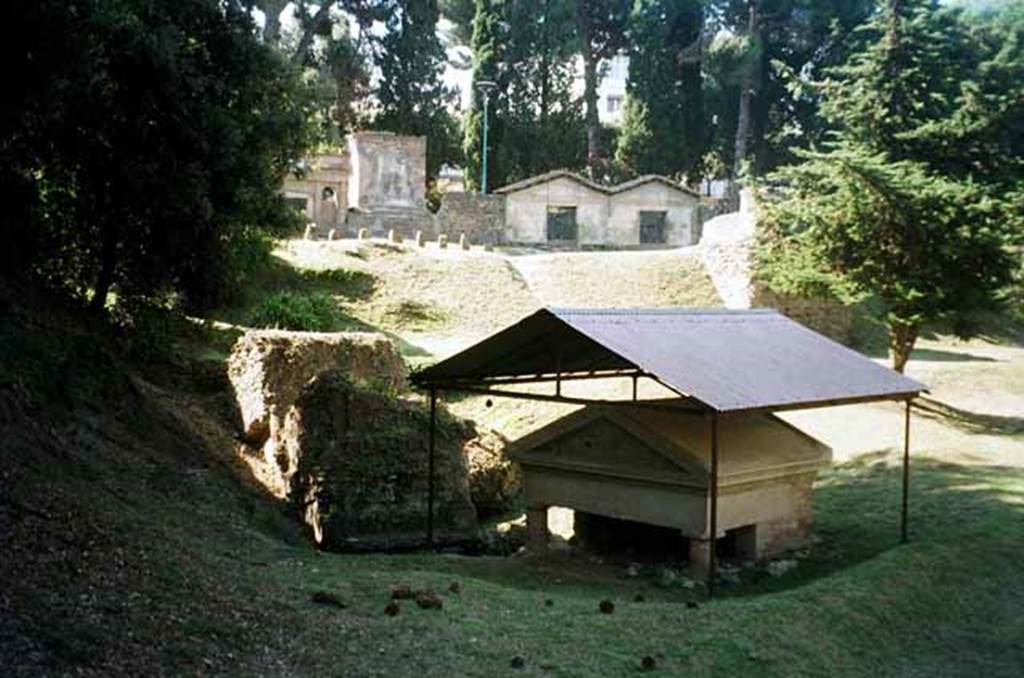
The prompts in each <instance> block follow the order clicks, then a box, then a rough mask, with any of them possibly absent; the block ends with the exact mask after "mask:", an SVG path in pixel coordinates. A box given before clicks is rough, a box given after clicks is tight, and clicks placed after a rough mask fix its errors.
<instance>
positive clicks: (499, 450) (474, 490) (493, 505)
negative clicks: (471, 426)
mask: <svg viewBox="0 0 1024 678" xmlns="http://www.w3.org/2000/svg"><path fill="white" fill-rule="evenodd" d="M463 451H464V452H465V455H466V459H467V461H468V464H469V491H470V494H471V496H472V497H473V504H475V505H476V508H477V510H478V511H480V512H481V513H482V514H488V513H500V512H502V511H504V510H507V509H508V508H509V506H510V504H511V503H512V501H513V500H514V499H515V498H516V497H517V496H518V495H519V492H520V490H521V488H522V471H521V470H520V468H519V466H518V465H517V464H513V463H512V462H511V461H510V460H509V458H508V457H507V456H505V440H504V439H503V438H502V437H501V436H499V435H498V434H497V433H494V432H491V431H485V432H483V433H480V434H479V435H477V436H475V437H474V438H472V439H470V440H469V441H468V442H467V443H466V444H465V445H464V446H463Z"/></svg>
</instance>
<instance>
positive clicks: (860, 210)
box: [760, 0, 1024, 370]
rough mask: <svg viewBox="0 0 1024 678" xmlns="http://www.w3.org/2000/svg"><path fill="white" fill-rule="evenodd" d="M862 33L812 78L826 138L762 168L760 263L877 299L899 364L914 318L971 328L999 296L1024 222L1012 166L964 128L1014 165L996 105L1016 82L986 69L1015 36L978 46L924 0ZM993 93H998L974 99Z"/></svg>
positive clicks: (785, 278) (1009, 133)
mask: <svg viewBox="0 0 1024 678" xmlns="http://www.w3.org/2000/svg"><path fill="white" fill-rule="evenodd" d="M862 33H863V34H864V36H865V38H866V44H865V47H864V49H863V50H862V51H861V52H859V53H857V54H855V55H853V56H852V57H851V59H850V60H849V61H848V62H847V63H846V64H843V65H842V66H839V67H837V68H835V69H833V70H832V71H831V73H830V78H829V79H828V80H826V81H825V82H823V83H820V84H819V85H818V87H819V90H820V92H821V96H822V97H823V101H822V111H823V114H824V116H825V119H826V120H827V121H828V122H829V123H830V124H831V125H832V127H833V135H834V136H833V140H832V141H830V142H829V143H827V144H825V145H824V147H823V150H822V151H818V152H802V153H798V156H799V157H800V159H801V160H802V162H800V163H798V164H795V165H793V166H790V167H787V168H784V169H782V170H780V171H778V172H777V173H775V174H774V175H772V176H771V177H770V179H769V181H770V185H771V186H772V188H771V189H770V190H767V191H766V192H765V197H766V201H765V206H764V212H765V223H766V225H767V229H766V232H765V237H764V243H763V245H762V248H761V252H760V258H761V263H762V267H763V268H762V271H761V275H762V276H763V277H764V279H765V280H766V281H767V282H768V283H769V284H770V285H771V286H773V287H777V288H781V289H783V290H784V291H808V290H807V289H804V290H800V289H799V288H801V287H805V288H806V287H810V288H817V291H821V290H822V289H826V288H831V290H832V291H837V290H839V291H845V292H852V293H854V294H858V295H860V296H862V297H864V296H870V297H872V298H874V299H875V300H876V301H878V302H880V308H881V314H882V318H883V319H884V320H885V321H886V323H887V324H888V326H889V329H890V344H891V348H892V352H893V361H894V366H895V367H896V369H898V370H902V369H903V366H904V364H905V363H906V360H907V358H908V357H909V355H910V351H911V350H912V348H913V345H914V342H915V340H916V338H917V334H918V332H919V330H920V327H921V326H922V324H924V323H927V322H933V321H947V322H949V323H950V324H951V326H952V328H953V329H954V331H956V332H957V333H958V334H960V335H961V336H969V335H970V334H971V333H973V332H974V331H976V325H975V323H974V321H975V320H976V318H977V315H978V312H980V311H983V310H986V309H992V308H996V307H998V306H999V304H1000V303H1001V302H1002V301H1003V299H1002V291H1003V290H1004V289H1005V287H1006V285H1007V284H1008V283H1009V281H1010V277H1011V274H1012V271H1013V270H1014V267H1015V255H1014V253H1013V252H1014V250H1013V247H1014V246H1015V245H1019V244H1020V243H1021V242H1022V238H1021V234H1022V233H1024V215H1021V213H1020V209H1019V206H1020V204H1022V202H1021V198H1022V195H1024V194H1022V193H1021V190H1020V189H1021V183H1020V182H1021V174H1020V172H1019V171H1015V172H1011V173H1010V174H1009V175H1007V174H1005V173H1004V172H1003V171H1002V169H1001V168H997V167H993V168H992V170H991V171H989V170H987V169H986V163H985V162H982V161H980V159H979V158H977V156H976V155H975V154H974V151H975V150H976V147H974V146H973V143H972V142H969V141H968V139H971V138H977V137H975V136H974V135H975V133H976V132H977V131H978V130H984V134H982V135H980V137H981V138H983V139H986V140H990V141H991V142H992V144H993V145H992V146H991V147H990V148H991V152H993V153H1000V154H1003V158H1004V161H1005V162H1006V163H1009V164H1010V165H1011V166H1016V167H1019V166H1020V165H1019V163H1020V162H1021V157H1020V152H1019V141H1016V140H1015V139H1014V136H1015V132H1014V128H1015V127H1016V126H1017V125H1018V124H1019V123H1018V122H1017V120H1016V119H1014V118H1010V117H1007V116H1005V115H1004V111H1005V105H1019V99H1018V97H1019V96H1020V89H1019V85H1017V86H1016V88H1017V89H1016V94H1015V93H1014V86H1009V88H1008V89H1007V88H1006V87H1005V86H1006V85H1008V83H1005V82H1004V81H1002V80H1001V78H1000V77H996V78H992V75H993V73H995V72H998V71H999V70H1000V67H997V66H994V64H995V63H1000V62H1001V59H1000V55H1001V54H1003V53H1004V51H1005V50H1006V49H1008V46H1007V45H1008V44H1010V45H1012V41H1010V43H1007V42H1005V41H1004V42H1000V41H994V42H993V43H991V44H992V48H991V49H990V50H988V51H986V50H985V49H984V46H985V43H984V42H981V43H979V42H978V41H977V40H976V39H973V38H972V37H971V27H970V26H968V25H966V24H964V23H963V22H962V19H961V18H960V17H959V15H958V14H956V13H954V12H948V11H945V10H939V9H937V8H936V7H935V6H934V5H933V4H932V3H930V2H921V1H912V0H906V1H903V2H898V1H896V0H890V2H889V3H888V4H887V5H886V6H885V7H884V8H882V9H881V10H880V11H879V12H878V13H877V14H876V15H875V16H874V17H873V18H872V20H871V21H869V22H868V24H867V25H866V26H865V28H864V29H863V31H862ZM997 45H998V46H997ZM979 47H980V48H981V49H979ZM996 83H1001V84H1000V85H998V86H997V85H996ZM992 98H995V99H998V100H999V101H1000V102H1001V103H1002V105H993V106H987V107H986V106H979V105H978V101H979V100H989V101H991V99H992ZM1013 102H1016V104H1014V103H1013ZM967 119H971V124H964V123H963V121H965V120H967ZM940 130H945V132H946V133H945V134H942V133H940ZM811 291H813V290H811Z"/></svg>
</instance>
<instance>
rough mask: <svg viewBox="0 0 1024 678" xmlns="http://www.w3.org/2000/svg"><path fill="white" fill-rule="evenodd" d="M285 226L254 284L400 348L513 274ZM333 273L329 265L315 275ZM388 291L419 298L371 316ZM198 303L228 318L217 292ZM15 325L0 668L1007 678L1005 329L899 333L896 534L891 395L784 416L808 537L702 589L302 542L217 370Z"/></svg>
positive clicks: (426, 342)
mask: <svg viewBox="0 0 1024 678" xmlns="http://www.w3.org/2000/svg"><path fill="white" fill-rule="evenodd" d="M308 245H309V247H310V251H308V252H305V253H304V254H302V255H301V260H302V266H301V267H300V268H298V269H297V268H294V267H293V266H291V265H288V264H287V258H288V257H291V256H295V257H298V256H299V255H298V254H289V253H288V252H283V253H279V254H280V256H281V257H282V259H281V260H280V261H282V262H285V263H282V264H281V266H280V267H278V268H277V269H275V271H273V272H271V273H270V274H268V276H267V280H266V281H265V287H264V288H262V289H255V290H253V292H254V295H257V296H258V295H259V294H260V293H262V292H263V291H266V290H268V289H271V288H273V286H274V285H276V284H278V283H281V284H288V285H294V286H296V287H297V288H302V289H318V290H328V291H331V293H332V295H333V297H334V298H335V300H336V301H337V302H338V303H339V305H340V307H341V308H342V309H343V310H344V312H345V313H346V314H347V317H348V318H350V319H351V321H352V323H353V325H355V326H361V327H374V328H378V329H382V330H384V331H387V332H389V333H391V334H392V335H393V336H396V337H398V338H400V339H402V340H403V341H406V343H407V348H408V347H419V348H421V349H423V353H426V354H430V355H440V354H441V353H443V351H446V350H451V348H452V346H455V345H456V344H459V343H461V342H464V341H468V339H467V338H466V337H465V336H463V334H462V333H461V329H464V328H465V327H468V326H469V325H471V324H472V323H474V322H475V320H474V318H475V317H476V316H478V315H481V314H483V315H486V316H487V317H488V318H489V319H490V321H491V322H493V323H496V324H499V323H503V322H505V321H506V318H510V319H514V317H518V316H520V315H522V312H523V311H524V310H529V309H530V308H533V307H535V304H536V303H537V302H536V300H534V299H533V297H532V296H531V294H530V288H529V287H528V286H527V282H528V281H530V280H535V279H536V278H531V276H535V275H539V273H537V271H536V270H535V271H534V272H532V273H531V272H529V271H527V272H525V273H522V274H521V273H520V271H524V270H525V269H524V268H523V267H522V266H520V265H519V264H520V260H518V259H517V260H516V266H515V267H513V265H512V264H510V263H509V259H511V257H509V258H506V257H503V256H500V255H498V254H492V253H484V252H471V253H468V254H466V253H462V252H458V253H443V252H436V253H430V252H427V253H423V252H413V253H408V252H393V251H390V250H388V249H387V248H384V249H381V250H380V251H377V250H378V249H380V248H373V249H372V250H369V251H366V252H362V251H361V249H356V250H353V251H354V252H356V253H355V254H349V253H346V250H345V247H347V245H344V244H340V243H309V244H308ZM289 247H295V248H304V247H307V244H303V243H298V244H293V245H289ZM296 251H298V250H296ZM601 256H607V255H604V254H601V253H595V254H593V257H601ZM456 257H466V259H465V260H464V261H463V260H462V259H459V261H461V262H462V263H467V262H468V263H469V264H471V265H469V266H467V267H462V266H454V264H452V261H454V260H455V258H456ZM521 260H522V261H526V260H527V257H522V258H521ZM339 261H340V262H344V266H341V264H339V263H338V262H339ZM595 261H602V260H596V259H595ZM534 264H536V266H538V267H544V266H550V265H551V264H550V262H545V261H543V260H537V261H536V262H534V263H529V262H528V263H527V265H526V267H527V268H528V267H529V266H531V265H534ZM558 265H559V266H560V265H561V264H558ZM579 265H580V264H579V262H572V263H570V264H567V266H568V267H569V270H570V272H571V273H572V275H569V276H568V278H566V279H571V278H573V277H574V276H575V275H576V273H577V272H578V269H577V268H576V267H577V266H579ZM658 265H661V264H658ZM339 267H340V268H341V269H343V270H351V271H355V273H346V274H331V273H329V274H324V273H322V271H332V270H338V269H339ZM592 270H595V271H599V270H600V266H596V267H595V268H594V269H592ZM458 271H462V272H463V273H465V275H464V276H463V277H459V276H460V275H461V274H460V273H459V272H458ZM545 275H546V273H545ZM436 276H440V277H436ZM275 281H276V282H275ZM428 281H434V282H432V283H430V286H431V289H433V287H432V286H435V285H436V286H440V291H438V292H436V293H435V292H430V293H429V294H428V293H427V292H425V291H424V290H425V289H426V287H425V286H427V284H428ZM531 284H533V283H531ZM306 286H308V287H306ZM567 289H568V288H567ZM502 290H505V291H504V292H502ZM509 290H512V291H511V292H510V291H509ZM435 294H436V296H431V295H435ZM666 298H668V297H666ZM410 299H411V301H412V302H415V303H416V304H421V305H422V306H426V307H428V308H429V309H432V311H431V314H427V315H426V319H424V317H423V316H422V315H421V316H418V317H417V318H412V317H411V316H408V315H406V316H403V314H402V312H399V313H397V314H395V313H392V312H391V311H389V310H388V309H392V308H394V307H395V305H396V304H397V305H398V306H401V304H402V300H407V301H408V300H410ZM559 303H563V302H559ZM564 303H577V302H576V301H571V300H570V301H568V302H564ZM422 306H421V307H417V308H420V309H422ZM14 307H15V306H13V305H12V308H14ZM406 310H408V307H406ZM434 311H438V312H437V313H436V314H433V312H434ZM492 313H493V314H494V315H490V314H492ZM501 314H505V315H501ZM413 315H416V314H413ZM513 316H514V317H513ZM218 319H220V320H224V321H227V322H232V323H239V324H244V319H245V309H244V308H236V309H225V310H223V312H222V314H221V315H220V317H219V318H218ZM29 320H30V321H29V322H25V323H22V324H19V322H20V321H17V319H16V314H13V313H9V314H7V315H5V316H3V317H0V339H2V340H3V347H4V352H0V359H2V360H0V365H2V366H6V367H8V368H9V369H16V370H17V371H18V373H19V374H25V373H29V372H31V373H32V374H36V375H37V376H38V378H36V379H34V380H33V381H32V382H31V383H32V384H38V385H41V386H40V387H41V388H42V387H46V388H50V389H52V392H50V391H48V392H47V393H49V395H47V397H46V398H37V399H36V400H35V401H32V399H30V398H29V399H26V398H23V397H22V396H21V395H19V392H18V391H17V390H16V389H0V436H2V439H3V441H4V447H3V454H2V455H0V583H2V586H0V675H3V676H7V675H25V676H36V675H67V674H77V675H89V676H106V675H164V674H171V675H182V674H187V675H197V674H201V675H223V674H227V675H245V676H249V675H274V676H306V675H333V676H346V677H348V676H410V675H415V676H463V675H465V676H489V677H490V676H503V675H516V676H518V675H522V676H531V675H555V676H623V675H633V674H634V673H638V672H640V671H641V660H642V659H643V658H644V657H647V656H649V657H651V658H653V660H654V663H655V668H654V675H718V676H732V675H742V676H747V675H750V676H758V675H771V676H805V675H806V676H836V675H842V676H877V675H892V676H907V675H910V676H986V678H988V677H991V676H1020V675H1024V561H1022V557H1021V552H1022V549H1024V348H1022V347H1021V346H1019V345H1013V344H1005V343H997V342H994V341H985V340H976V341H973V342H968V343H962V342H956V341H953V340H951V339H949V338H948V337H943V336H934V337H930V338H928V339H926V340H925V341H923V342H922V345H921V347H920V350H919V351H918V352H916V353H915V355H914V358H913V359H912V361H911V362H910V364H909V367H908V371H909V373H910V375H911V376H913V377H915V378H918V379H921V380H922V381H924V382H926V383H928V384H929V385H930V386H932V387H933V393H932V394H931V396H930V397H931V400H930V401H928V402H926V403H924V404H923V407H922V408H920V409H918V410H916V412H917V415H916V416H915V417H914V424H913V440H912V442H913V459H914V461H913V476H912V486H911V487H912V491H911V541H910V543H908V544H905V545H900V544H899V543H898V517H899V499H900V491H899V488H900V471H899V456H898V454H897V453H896V451H895V449H896V448H897V447H898V445H899V442H900V433H901V428H900V427H901V422H902V420H901V411H900V409H899V408H898V407H896V406H893V405H884V404H883V405H857V406H848V407H842V408H826V409H822V410H814V411H805V412H794V413H788V414H786V418H787V419H789V420H790V421H793V422H794V423H796V424H797V425H798V426H800V427H802V428H804V429H805V430H807V431H808V432H810V433H811V434H812V435H815V436H817V437H819V438H821V439H822V440H824V441H825V442H826V443H828V444H829V445H831V446H832V447H833V449H834V450H835V455H836V463H835V464H834V465H833V467H832V468H830V469H829V470H827V471H826V472H824V473H822V475H821V477H820V479H819V481H818V483H817V485H816V490H815V524H814V531H815V534H816V535H817V536H818V538H819V542H818V543H817V544H816V545H815V546H814V547H813V548H812V549H810V551H809V552H808V553H807V554H805V556H802V557H801V558H800V559H799V564H798V566H797V568H796V569H795V570H792V571H790V572H788V573H787V574H785V575H784V576H781V577H778V578H775V577H770V576H766V575H764V574H763V573H760V572H759V571H750V572H746V573H745V574H744V576H743V581H742V582H741V583H738V584H729V585H724V586H723V587H722V588H721V589H720V595H719V597H717V598H716V599H714V600H712V601H706V600H704V598H703V595H702V594H701V592H700V591H699V590H693V589H688V588H686V587H685V586H683V585H682V584H681V583H674V584H671V585H668V586H661V585H659V579H660V578H659V576H658V574H657V572H656V568H655V567H653V566H652V567H646V566H645V567H644V568H641V571H640V573H639V575H638V576H634V577H630V576H628V573H627V568H626V566H625V565H626V561H619V560H611V559H597V558H594V557H590V556H583V555H578V554H577V555H559V556H554V557H551V558H549V559H545V560H534V559H529V558H523V557H510V558H497V557H469V556H462V555H454V554H443V553H440V554H435V553H411V554H394V555H385V554H381V555H369V556H355V555H340V554H331V553H319V552H316V551H315V550H313V549H312V548H311V546H310V545H309V542H308V540H307V539H306V538H305V536H304V535H302V534H300V532H299V529H298V528H297V526H296V522H295V521H294V520H293V519H292V517H291V513H290V512H289V509H288V507H286V506H284V505H282V504H280V503H277V502H275V501H273V500H272V499H271V498H269V497H268V496H267V495H266V493H265V492H263V491H261V489H260V488H259V487H258V486H257V485H256V484H255V483H254V482H253V481H252V478H251V477H248V476H247V475H246V473H247V471H246V468H245V467H244V466H242V465H241V464H240V462H239V461H238V459H237V458H236V456H235V452H234V445H235V440H234V438H233V437H232V436H233V433H234V431H233V429H232V428H231V427H230V425H228V424H226V423H225V421H226V420H230V416H231V415H232V413H233V412H234V409H233V408H234V407H236V406H235V404H234V402H233V400H232V398H231V395H230V393H229V392H227V391H226V390H225V389H224V388H223V386H217V384H216V382H215V381H209V382H208V381H202V382H200V381H198V380H193V379H191V378H190V377H188V376H180V375H179V376H176V377H175V378H174V379H164V380H160V379H152V380H146V379H143V378H142V377H140V376H139V375H138V374H136V373H134V372H132V371H131V370H129V369H127V368H125V366H123V365H120V364H119V363H117V361H116V360H114V359H112V358H109V356H107V354H106V353H103V352H102V351H101V350H99V349H98V348H96V343H97V340H96V339H95V338H93V337H92V336H91V335H90V334H89V333H88V332H87V331H82V332H79V333H78V334H72V333H70V332H68V331H67V329H66V328H67V325H68V323H62V321H61V320H60V318H59V317H55V318H53V319H51V318H48V317H45V316H44V315H42V314H40V315H39V316H38V317H33V318H30V319H29ZM460 328H461V329H460ZM481 331H483V330H481ZM487 331H489V330H487ZM484 333H486V331H485V332H484ZM424 347H426V348H424ZM104 356H107V357H104ZM12 366H13V368H12ZM11 383H15V384H17V383H20V382H19V381H12V382H11ZM26 383H28V382H26ZM594 387H596V388H604V389H610V388H611V387H610V386H607V385H600V384H598V385H596V386H594ZM573 388H576V386H573ZM509 402H510V403H512V404H510V405H508V406H506V405H504V404H502V403H501V402H497V403H496V404H495V406H494V407H492V408H485V407H483V405H482V402H481V401H480V400H479V399H464V400H461V401H458V402H456V403H454V404H453V409H454V410H456V411H457V412H459V413H462V414H465V415H470V416H473V417H474V418H478V419H481V420H485V421H486V423H487V424H488V425H491V426H494V427H495V428H497V429H498V430H501V431H503V432H506V433H509V434H513V435H514V434H515V433H517V432H521V431H523V430H525V429H527V428H530V427H531V426H534V425H536V424H538V423H541V422H542V421H544V420H545V418H546V417H550V416H555V415H557V412H555V411H553V410H549V409H530V407H526V406H524V404H522V403H517V402H516V401H509ZM670 565H671V564H670ZM453 581H456V582H458V583H459V585H460V591H459V592H458V593H452V592H449V585H450V583H451V582H453ZM397 585H408V586H411V587H414V588H417V589H420V588H431V589H433V590H435V591H436V592H438V593H439V594H440V596H441V597H442V599H443V609H441V610H424V609H419V608H418V607H417V606H416V605H414V604H413V603H412V602H411V601H405V602H403V603H401V612H400V613H399V614H398V615H397V616H393V617H391V616H387V615H385V613H384V608H385V606H386V605H387V604H388V602H389V598H390V591H391V588H392V587H393V586H397ZM317 592H325V593H328V594H331V595H332V596H334V597H335V598H336V599H337V600H339V601H341V603H342V606H335V605H324V604H319V603H316V602H313V601H312V600H311V597H312V596H313V595H314V594H315V593H317ZM638 595H640V596H642V597H643V601H642V602H637V601H636V598H637V596H638ZM602 600H610V601H612V602H613V603H614V604H615V611H614V613H613V614H602V613H601V612H600V611H599V609H598V605H599V603H600V602H601V601H602ZM547 601H551V602H550V604H547ZM694 602H696V603H697V606H696V607H693V606H692V605H688V604H687V603H694ZM516 658H519V660H521V666H518V665H519V664H520V661H518V660H517V661H515V663H516V665H517V666H518V667H514V666H513V662H514V660H516Z"/></svg>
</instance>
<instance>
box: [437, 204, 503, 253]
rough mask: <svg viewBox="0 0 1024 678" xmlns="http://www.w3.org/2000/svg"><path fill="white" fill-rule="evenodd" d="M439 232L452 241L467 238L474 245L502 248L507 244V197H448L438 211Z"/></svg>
mask: <svg viewBox="0 0 1024 678" xmlns="http://www.w3.org/2000/svg"><path fill="white" fill-rule="evenodd" d="M437 230H438V232H440V233H444V234H446V235H447V236H448V237H449V238H457V237H459V236H460V235H465V236H466V238H468V240H469V241H470V242H471V243H474V244H480V245H500V244H501V243H503V242H504V241H505V197H504V196H501V195H480V194H479V193H464V192H462V191H452V192H449V193H445V194H444V196H442V197H441V209H439V210H438V211H437Z"/></svg>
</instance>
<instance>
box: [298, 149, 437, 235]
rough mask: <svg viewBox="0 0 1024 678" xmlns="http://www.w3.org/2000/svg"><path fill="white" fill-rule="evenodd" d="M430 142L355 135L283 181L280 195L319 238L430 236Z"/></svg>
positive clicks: (431, 220) (311, 159)
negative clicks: (363, 232) (365, 232)
mask: <svg viewBox="0 0 1024 678" xmlns="http://www.w3.org/2000/svg"><path fill="white" fill-rule="evenodd" d="M426 166H427V140H426V137H414V136H402V135H398V134H393V133H391V132H355V133H353V134H350V135H349V136H348V138H347V139H346V143H345V147H344V149H343V150H341V151H339V152H337V153H325V154H321V155H317V156H313V157H311V158H308V159H304V160H302V161H301V162H299V163H298V165H297V166H296V168H295V170H294V171H292V172H290V173H289V174H288V175H287V176H286V177H285V178H284V182H283V186H282V190H281V192H282V195H283V196H284V198H285V200H287V201H289V202H290V203H291V204H293V205H294V206H295V207H296V208H297V209H299V210H300V211H301V212H302V213H303V214H304V215H305V218H306V220H307V222H309V223H313V224H315V225H316V226H317V227H318V229H319V230H320V231H321V235H322V236H325V235H327V233H328V232H329V231H330V230H332V229H336V230H338V231H339V232H340V233H342V234H346V235H349V236H353V235H355V234H356V233H357V232H358V230H359V229H360V228H367V229H369V230H370V231H371V232H372V233H373V234H374V235H384V234H386V233H387V232H388V231H390V230H395V231H398V232H400V233H402V234H403V235H407V236H412V235H413V234H414V233H415V232H416V231H424V232H425V233H427V234H428V235H429V234H432V233H433V232H434V230H435V227H434V219H433V215H432V214H431V213H430V212H429V211H428V210H427V207H426V182H427V169H426Z"/></svg>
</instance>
